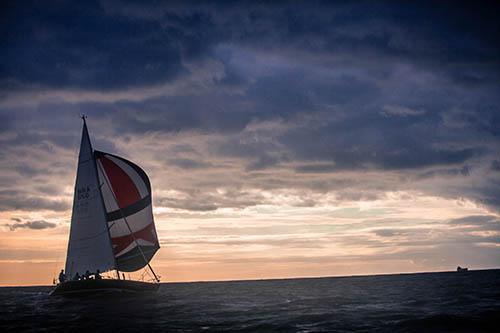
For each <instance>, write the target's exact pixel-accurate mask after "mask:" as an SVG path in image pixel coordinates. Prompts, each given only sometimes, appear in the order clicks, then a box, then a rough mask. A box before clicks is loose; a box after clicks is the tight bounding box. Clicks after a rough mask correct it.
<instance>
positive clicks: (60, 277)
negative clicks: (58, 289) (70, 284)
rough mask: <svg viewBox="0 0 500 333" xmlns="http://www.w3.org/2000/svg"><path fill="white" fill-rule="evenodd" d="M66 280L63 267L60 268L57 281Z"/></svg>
mask: <svg viewBox="0 0 500 333" xmlns="http://www.w3.org/2000/svg"><path fill="white" fill-rule="evenodd" d="M65 281H66V274H64V269H61V273H59V283H64V282H65Z"/></svg>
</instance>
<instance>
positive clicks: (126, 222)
mask: <svg viewBox="0 0 500 333" xmlns="http://www.w3.org/2000/svg"><path fill="white" fill-rule="evenodd" d="M96 164H97V165H98V167H99V169H100V170H101V173H102V175H103V176H104V180H105V181H106V184H107V185H108V187H109V190H110V192H111V194H112V195H113V199H114V200H115V203H116V205H117V206H118V209H119V210H120V213H121V215H122V218H123V220H124V221H125V224H126V225H127V228H128V231H130V235H131V236H132V238H133V239H134V242H135V244H136V245H137V248H138V249H139V252H141V255H142V258H143V259H144V262H145V263H146V265H147V266H148V267H149V269H150V270H151V273H153V275H154V279H155V280H156V282H160V279H158V277H157V276H156V273H155V272H154V271H153V268H152V267H151V265H150V264H149V262H148V260H147V259H146V256H145V255H144V252H142V249H141V246H140V245H139V242H138V241H137V238H135V235H134V232H133V231H132V228H130V225H129V224H128V221H127V217H126V216H125V214H124V213H123V210H122V209H121V207H120V205H119V204H118V199H116V195H115V192H114V191H113V188H112V187H111V184H110V183H109V180H108V175H107V174H106V173H105V172H104V169H103V167H102V166H101V164H100V163H97V161H96Z"/></svg>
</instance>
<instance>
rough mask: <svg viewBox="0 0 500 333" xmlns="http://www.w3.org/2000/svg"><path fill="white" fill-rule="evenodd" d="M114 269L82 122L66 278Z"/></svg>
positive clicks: (95, 177)
mask: <svg viewBox="0 0 500 333" xmlns="http://www.w3.org/2000/svg"><path fill="white" fill-rule="evenodd" d="M114 268H115V258H114V256H113V251H112V248H111V242H110V239H109V232H108V228H107V224H106V213H105V211H104V205H103V200H102V195H101V191H100V190H99V184H98V182H97V165H96V163H95V160H94V157H93V153H92V146H91V143H90V138H89V134H88V131H87V125H86V124H85V122H84V124H83V132H82V141H81V144H80V155H79V156H78V170H77V174H76V184H75V195H74V198H73V213H72V216H71V230H70V235H69V243H68V253H67V256H66V267H65V269H66V275H67V276H68V277H70V278H72V277H73V276H74V275H75V274H76V273H79V274H80V275H82V274H84V273H85V272H86V271H87V270H88V271H89V272H97V270H99V271H101V272H105V271H108V270H111V269H114Z"/></svg>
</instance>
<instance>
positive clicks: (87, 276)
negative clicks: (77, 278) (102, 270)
mask: <svg viewBox="0 0 500 333" xmlns="http://www.w3.org/2000/svg"><path fill="white" fill-rule="evenodd" d="M83 280H90V271H89V270H88V269H87V271H86V272H85V275H84V276H83Z"/></svg>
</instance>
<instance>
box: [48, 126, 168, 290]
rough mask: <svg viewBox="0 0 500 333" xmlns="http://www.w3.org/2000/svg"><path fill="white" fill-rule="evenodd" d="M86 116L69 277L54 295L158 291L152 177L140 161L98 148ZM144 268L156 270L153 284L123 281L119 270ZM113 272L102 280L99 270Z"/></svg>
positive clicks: (72, 226)
mask: <svg viewBox="0 0 500 333" xmlns="http://www.w3.org/2000/svg"><path fill="white" fill-rule="evenodd" d="M82 119H83V130H82V140H81V144H80V154H79V157H78V170H77V176H76V184H75V193H74V199H73V213H72V216H71V230H70V236H69V243H68V252H67V256H66V266H65V272H66V273H65V275H66V277H67V278H66V280H67V281H64V282H60V283H59V284H58V285H57V286H56V288H55V289H54V290H53V291H52V293H51V294H53V295H67V294H79V293H89V292H94V293H100V292H104V291H128V292H142V291H156V290H158V288H159V282H160V280H159V278H158V277H157V275H156V274H155V272H154V271H153V269H152V267H151V265H150V264H149V262H150V260H151V259H152V257H153V255H154V254H155V253H156V251H158V249H159V248H160V244H159V242H158V237H157V234H156V229H155V225H154V219H153V209H152V200H151V184H150V182H149V179H148V177H147V175H146V173H145V172H144V171H143V170H142V169H141V168H140V167H139V166H137V165H136V164H134V163H132V162H130V161H128V160H126V159H124V158H122V157H119V156H116V155H112V154H109V153H105V152H101V151H96V150H93V149H92V145H91V142H90V137H89V134H88V130H87V124H86V121H85V117H84V116H83V117H82ZM143 268H147V269H149V271H147V273H148V274H152V276H151V277H152V281H154V282H144V281H132V280H124V279H120V271H122V272H134V271H137V270H140V269H143ZM113 270H116V277H117V278H116V279H102V278H99V277H100V275H99V273H103V272H109V271H113ZM89 273H90V274H89ZM91 275H94V276H95V278H94V279H92V278H91V277H90V276H91ZM81 276H85V277H86V278H85V279H80V277H81Z"/></svg>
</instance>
